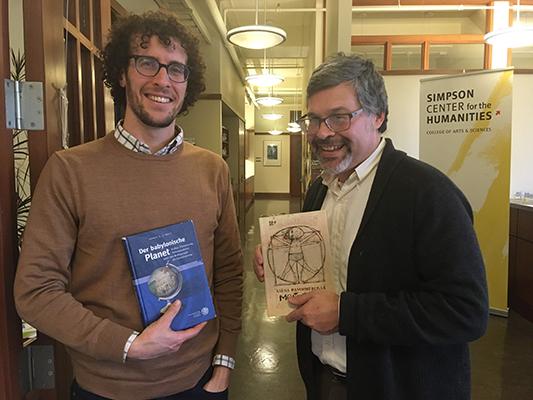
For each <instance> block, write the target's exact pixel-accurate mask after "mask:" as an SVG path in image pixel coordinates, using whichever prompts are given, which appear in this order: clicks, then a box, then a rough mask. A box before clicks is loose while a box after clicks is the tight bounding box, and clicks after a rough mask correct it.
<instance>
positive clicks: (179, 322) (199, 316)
mask: <svg viewBox="0 0 533 400" xmlns="http://www.w3.org/2000/svg"><path fill="white" fill-rule="evenodd" d="M122 240H123V241H124V245H125V247H126V252H127V255H128V259H129V263H130V267H131V271H132V275H133V286H134V288H135V292H136V294H137V298H138V300H139V305H140V309H141V315H142V318H143V322H144V326H148V325H150V324H151V323H152V322H154V321H155V320H157V319H158V318H159V317H160V316H161V315H162V314H163V313H164V312H165V311H166V310H167V308H168V307H169V306H170V304H171V303H173V302H174V301H176V300H177V299H179V300H180V301H181V309H180V311H179V313H178V314H177V315H176V317H175V318H174V320H173V321H172V324H171V325H170V326H171V328H172V329H173V330H175V331H178V330H182V329H187V328H190V327H192V326H194V325H197V324H199V323H201V322H203V321H207V320H210V319H213V318H215V317H216V314H215V307H214V306H213V299H212V297H211V291H210V290H209V284H208V283H207V277H206V274H205V266H204V262H203V260H202V255H201V253H200V247H199V245H198V239H197V237H196V231H195V229H194V224H193V222H192V221H191V220H187V221H184V222H180V223H177V224H172V225H167V226H164V227H161V228H156V229H151V230H149V231H145V232H140V233H136V234H133V235H129V236H125V237H123V238H122Z"/></svg>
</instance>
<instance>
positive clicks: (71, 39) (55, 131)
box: [2, 0, 114, 400]
mask: <svg viewBox="0 0 533 400" xmlns="http://www.w3.org/2000/svg"><path fill="white" fill-rule="evenodd" d="M2 1H5V0H2ZM23 1H24V2H23V15H24V16H23V20H24V48H25V49H24V50H25V55H26V79H27V80H29V81H40V82H43V98H44V117H45V127H44V129H43V130H42V131H33V132H30V134H29V138H28V141H29V153H30V176H31V189H32V190H33V188H34V187H35V184H36V183H37V180H38V178H39V175H40V173H41V170H42V168H43V167H44V164H45V163H46V160H47V159H48V157H49V156H50V155H51V154H52V153H53V152H54V151H56V150H59V149H61V148H65V147H72V146H75V145H78V144H81V143H85V142H89V141H91V140H94V139H96V138H98V137H101V136H103V135H105V133H107V131H108V130H110V129H111V128H112V126H113V123H114V115H113V104H112V101H111V98H110V96H109V95H108V94H107V92H106V91H105V90H104V86H103V82H102V70H101V68H100V63H99V60H98V55H99V50H100V49H101V47H102V45H103V42H104V35H105V34H106V33H107V31H108V29H109V26H110V23H111V5H110V0H69V1H65V0H23ZM67 5H68V9H66V6H67ZM64 96H66V97H67V98H68V122H67V120H66V119H65V118H64V114H65V113H63V112H62V110H64V108H62V107H63V106H64V105H65V103H64V102H63V101H62V98H63V97H64ZM12 283H13V280H12V279H11V286H12ZM17 331H18V334H19V336H20V322H18V326H17ZM36 344H53V346H54V363H55V388H54V389H49V390H40V391H36V392H33V393H30V394H27V396H28V398H32V399H33V398H39V399H47V400H52V399H68V398H70V396H69V386H70V382H71V380H72V372H71V367H70V362H69V360H68V357H67V355H66V352H65V350H64V348H63V346H62V345H60V344H59V343H56V342H54V341H53V340H51V339H49V338H46V337H45V336H44V335H39V336H38V340H37V342H36ZM19 348H20V346H19ZM15 376H16V378H17V379H18V372H17V373H16V374H15ZM13 398H15V397H13ZM9 399H11V397H9Z"/></svg>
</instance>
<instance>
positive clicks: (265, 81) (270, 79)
mask: <svg viewBox="0 0 533 400" xmlns="http://www.w3.org/2000/svg"><path fill="white" fill-rule="evenodd" d="M245 79H246V82H248V83H249V84H250V85H253V86H259V87H266V86H276V85H279V84H280V83H281V82H283V81H284V80H285V78H283V77H282V76H281V75H275V74H271V73H268V72H263V73H262V74H256V75H248V76H247V77H246V78H245Z"/></svg>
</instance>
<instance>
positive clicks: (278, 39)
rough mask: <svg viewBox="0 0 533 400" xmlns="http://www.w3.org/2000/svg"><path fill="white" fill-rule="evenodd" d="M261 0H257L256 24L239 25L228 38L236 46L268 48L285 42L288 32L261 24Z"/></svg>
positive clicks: (229, 33)
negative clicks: (259, 22) (259, 19)
mask: <svg viewBox="0 0 533 400" xmlns="http://www.w3.org/2000/svg"><path fill="white" fill-rule="evenodd" d="M258 15H259V0H256V1H255V25H246V26H239V27H237V28H233V29H231V30H230V31H229V32H228V33H227V35H226V38H227V39H228V41H229V42H230V43H232V44H234V45H235V46H239V47H244V48H246V49H256V50H257V49H268V48H270V47H274V46H277V45H278V44H281V43H283V42H284V41H285V40H286V39H287V33H286V32H285V31H284V30H283V29H281V28H276V27H275V26H269V25H266V23H265V24H264V25H259V24H258ZM265 21H266V0H265Z"/></svg>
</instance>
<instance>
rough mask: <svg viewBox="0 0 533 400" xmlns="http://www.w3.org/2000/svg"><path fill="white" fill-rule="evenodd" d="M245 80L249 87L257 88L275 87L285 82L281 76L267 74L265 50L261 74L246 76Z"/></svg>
mask: <svg viewBox="0 0 533 400" xmlns="http://www.w3.org/2000/svg"><path fill="white" fill-rule="evenodd" d="M245 79H246V82H248V83H249V84H250V85H253V86H259V87H268V86H276V85H279V84H280V83H281V82H283V81H284V80H285V78H283V76H281V75H275V74H272V73H271V72H269V70H268V68H267V61H266V49H265V50H264V51H263V73H262V74H255V75H248V76H247V77H246V78H245Z"/></svg>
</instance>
